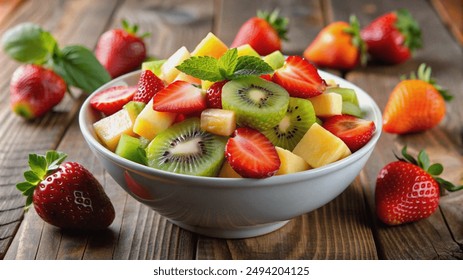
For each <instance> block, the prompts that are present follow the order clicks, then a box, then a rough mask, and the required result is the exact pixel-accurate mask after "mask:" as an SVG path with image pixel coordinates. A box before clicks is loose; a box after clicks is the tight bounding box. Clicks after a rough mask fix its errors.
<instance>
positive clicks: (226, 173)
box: [219, 161, 242, 178]
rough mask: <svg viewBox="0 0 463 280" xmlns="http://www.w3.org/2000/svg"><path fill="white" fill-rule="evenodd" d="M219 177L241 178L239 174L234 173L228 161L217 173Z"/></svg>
mask: <svg viewBox="0 0 463 280" xmlns="http://www.w3.org/2000/svg"><path fill="white" fill-rule="evenodd" d="M219 177H221V178H242V177H241V175H240V174H238V173H236V171H235V170H233V168H232V167H231V165H230V163H228V161H224V163H223V165H222V168H221V169H220V172H219Z"/></svg>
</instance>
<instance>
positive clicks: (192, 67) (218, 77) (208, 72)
mask: <svg viewBox="0 0 463 280" xmlns="http://www.w3.org/2000/svg"><path fill="white" fill-rule="evenodd" d="M176 68H177V69H178V70H180V71H182V72H183V73H185V74H188V75H190V76H193V77H196V78H198V79H201V80H207V81H211V82H218V81H222V80H223V79H224V77H223V76H222V74H221V72H220V70H219V63H218V61H217V59H216V58H214V57H211V56H192V57H190V58H189V59H186V60H185V61H183V62H182V64H180V65H178V66H177V67H176Z"/></svg>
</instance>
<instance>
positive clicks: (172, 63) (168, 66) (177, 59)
mask: <svg viewBox="0 0 463 280" xmlns="http://www.w3.org/2000/svg"><path fill="white" fill-rule="evenodd" d="M190 56H191V55H190V52H189V51H188V50H187V48H186V47H181V48H180V49H178V50H177V51H176V52H175V53H174V54H173V55H171V56H170V57H169V58H168V59H167V60H166V61H165V62H164V64H162V66H161V78H162V79H163V80H164V81H165V82H166V83H168V84H170V83H172V82H173V81H174V80H175V78H176V77H177V76H178V74H180V73H181V72H180V70H178V69H177V68H175V67H177V66H178V65H180V64H181V63H182V62H183V61H185V60H187V59H188V58H190Z"/></svg>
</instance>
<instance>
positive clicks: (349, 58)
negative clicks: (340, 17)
mask: <svg viewBox="0 0 463 280" xmlns="http://www.w3.org/2000/svg"><path fill="white" fill-rule="evenodd" d="M303 56H304V57H305V58H306V59H308V60H309V61H310V62H312V63H314V64H315V65H317V66H319V67H328V68H333V69H339V70H350V69H353V68H355V67H356V66H357V65H358V64H359V62H360V63H361V64H362V65H365V64H366V62H367V56H366V44H365V42H364V41H363V40H362V39H361V37H360V23H359V21H358V19H357V17H356V16H351V17H350V22H349V23H347V22H344V21H336V22H333V23H330V24H329V25H327V26H326V27H325V28H323V29H322V30H321V31H320V32H319V33H318V35H317V36H316V37H315V39H314V40H313V41H312V42H311V43H310V45H309V46H308V47H307V48H306V49H305V51H304V53H303Z"/></svg>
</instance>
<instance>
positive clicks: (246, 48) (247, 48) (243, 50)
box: [236, 44, 260, 58]
mask: <svg viewBox="0 0 463 280" xmlns="http://www.w3.org/2000/svg"><path fill="white" fill-rule="evenodd" d="M236 50H237V51H238V56H245V55H249V56H255V57H258V58H260V55H259V54H258V53H257V52H256V51H255V50H254V49H253V48H252V47H251V45H249V44H245V45H242V46H239V47H238V48H236Z"/></svg>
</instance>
